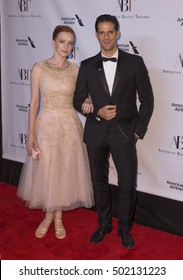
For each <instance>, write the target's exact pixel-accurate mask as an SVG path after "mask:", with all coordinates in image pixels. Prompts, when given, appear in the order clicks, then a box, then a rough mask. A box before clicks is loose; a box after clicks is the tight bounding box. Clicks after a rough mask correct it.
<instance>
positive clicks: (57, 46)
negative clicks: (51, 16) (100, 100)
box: [17, 25, 94, 239]
mask: <svg viewBox="0 0 183 280" xmlns="http://www.w3.org/2000/svg"><path fill="white" fill-rule="evenodd" d="M74 42H75V33H74V31H73V29H71V28H70V27H69V26H64V25H58V26H57V27H56V28H55V29H54V32H53V36H52V44H53V47H54V54H53V56H52V57H51V58H49V59H47V60H43V61H39V62H38V63H36V64H35V65H34V66H33V68H32V74H31V103H30V110H29V117H28V133H27V144H26V149H27V157H26V162H25V164H24V165H23V169H22V173H21V177H20V181H19V186H18V192H17V194H18V196H19V197H20V198H21V199H22V200H24V201H26V205H28V206H29V207H30V208H37V209H42V210H43V211H44V212H45V217H44V219H43V221H42V222H41V224H40V225H39V226H38V228H37V230H36V232H35V235H36V237H38V238H42V237H44V236H45V235H46V233H47V231H48V229H49V226H50V224H51V223H52V221H54V223H55V235H56V237H57V238H58V239H62V238H64V237H65V236H66V230H65V227H64V225H63V222H62V211H67V210H71V209H75V208H78V207H86V208H91V207H92V206H93V204H94V202H93V190H92V184H91V178H90V170H89V163H88V158H87V152H86V147H85V144H84V143H83V141H82V138H83V126H82V123H81V121H80V119H79V117H78V115H77V112H76V111H75V109H74V108H73V95H74V91H75V85H76V79H77V75H78V70H79V69H78V66H77V65H76V64H75V63H71V62H69V61H68V60H67V57H68V55H69V54H70V52H71V51H72V49H73V47H74ZM40 97H41V98H40ZM40 100H41V106H40V110H39V101H40ZM92 110H93V106H92V103H91V102H90V100H86V101H85V102H84V104H83V112H84V113H89V112H90V111H92Z"/></svg>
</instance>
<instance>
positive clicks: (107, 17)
mask: <svg viewBox="0 0 183 280" xmlns="http://www.w3.org/2000/svg"><path fill="white" fill-rule="evenodd" d="M106 21H107V22H112V23H113V24H114V28H115V30H116V31H118V30H119V22H118V20H117V18H116V17H115V16H112V15H108V14H104V15H100V16H99V17H97V19H96V22H95V31H96V32H98V24H99V23H100V22H106Z"/></svg>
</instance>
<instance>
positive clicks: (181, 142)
mask: <svg viewBox="0 0 183 280" xmlns="http://www.w3.org/2000/svg"><path fill="white" fill-rule="evenodd" d="M172 146H173V147H175V148H176V149H177V150H183V136H174V137H173V139H172V141H171V143H170V147H172Z"/></svg>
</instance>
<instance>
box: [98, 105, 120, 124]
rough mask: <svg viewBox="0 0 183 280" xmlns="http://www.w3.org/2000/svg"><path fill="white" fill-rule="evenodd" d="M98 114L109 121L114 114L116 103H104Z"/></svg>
mask: <svg viewBox="0 0 183 280" xmlns="http://www.w3.org/2000/svg"><path fill="white" fill-rule="evenodd" d="M98 115H99V116H100V117H101V118H103V119H105V120H107V121H109V120H112V119H113V118H115V116H116V105H106V106H104V107H102V108H100V109H99V110H98Z"/></svg>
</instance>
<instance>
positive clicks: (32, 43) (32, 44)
mask: <svg viewBox="0 0 183 280" xmlns="http://www.w3.org/2000/svg"><path fill="white" fill-rule="evenodd" d="M27 38H28V40H29V42H30V45H31V47H32V48H35V45H34V42H33V41H32V40H31V38H30V37H27Z"/></svg>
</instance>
